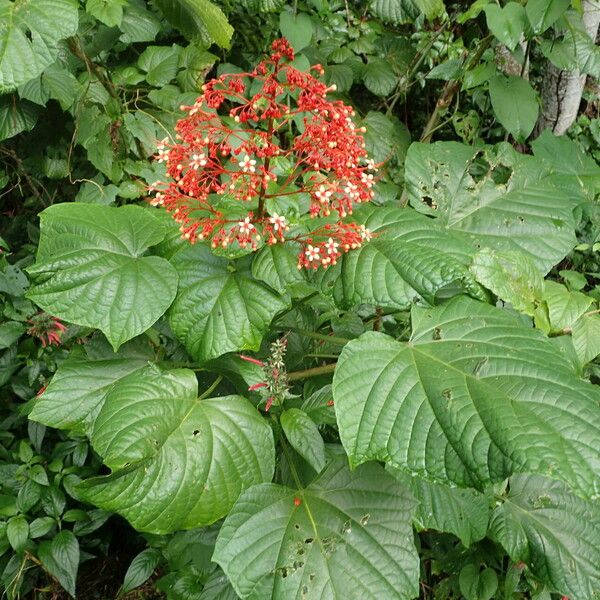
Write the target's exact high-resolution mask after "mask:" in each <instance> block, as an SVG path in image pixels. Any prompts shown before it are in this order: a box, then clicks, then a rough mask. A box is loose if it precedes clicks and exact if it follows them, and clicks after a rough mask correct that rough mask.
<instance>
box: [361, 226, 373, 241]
mask: <svg viewBox="0 0 600 600" xmlns="http://www.w3.org/2000/svg"><path fill="white" fill-rule="evenodd" d="M359 233H360V237H361V238H362V239H363V240H364V241H365V242H368V241H369V240H370V239H371V238H372V237H373V233H372V232H371V231H369V230H368V229H367V228H366V227H365V226H364V225H361V226H360V232H359Z"/></svg>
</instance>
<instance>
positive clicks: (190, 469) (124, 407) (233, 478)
mask: <svg viewBox="0 0 600 600" xmlns="http://www.w3.org/2000/svg"><path fill="white" fill-rule="evenodd" d="M91 439H92V445H93V447H94V449H95V450H96V452H98V454H100V456H102V458H103V459H104V462H105V463H106V465H107V466H108V467H110V469H111V470H112V473H111V474H110V475H108V476H105V477H95V478H92V479H88V480H86V481H84V482H83V483H82V484H81V485H80V486H79V491H80V493H81V494H82V496H83V497H84V498H85V499H86V500H87V501H88V502H92V503H93V504H96V505H97V506H99V507H100V508H103V509H104V510H109V511H114V512H118V513H119V514H121V515H122V516H123V517H125V518H126V519H127V520H128V521H129V522H130V523H131V524H132V525H133V526H134V527H135V528H136V529H138V530H139V531H148V532H152V533H168V532H171V531H176V530H178V529H189V528H192V527H198V526H201V525H208V524H210V523H213V522H214V521H216V520H218V519H220V518H222V517H224V516H225V515H226V514H227V513H228V512H229V510H230V509H231V507H232V506H233V503H234V502H235V500H236V499H237V497H238V496H239V494H240V492H241V491H243V490H244V489H246V488H248V487H250V486H251V485H254V484H257V483H261V482H264V481H270V480H271V478H272V476H273V470H274V467H275V451H274V446H273V434H272V431H271V427H270V426H269V425H268V423H267V422H266V421H265V420H264V419H263V418H262V417H261V416H260V414H259V413H258V412H257V411H256V409H255V408H254V407H253V406H252V405H251V404H250V402H248V400H246V399H245V398H242V397H240V396H226V397H220V398H209V399H205V400H201V399H199V398H198V383H197V380H196V376H195V374H194V373H193V372H192V371H188V370H183V369H180V370H174V371H168V372H161V371H160V370H158V369H157V368H156V367H148V369H146V370H145V371H142V372H139V373H135V374H133V375H131V376H129V377H128V378H126V379H124V380H122V381H121V382H119V384H118V386H115V388H114V389H113V390H112V391H111V392H110V393H109V394H108V396H107V397H106V400H105V403H104V405H103V407H102V409H101V410H100V413H99V415H98V417H97V418H96V421H95V423H94V430H93V433H92V438H91Z"/></svg>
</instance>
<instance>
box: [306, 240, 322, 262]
mask: <svg viewBox="0 0 600 600" xmlns="http://www.w3.org/2000/svg"><path fill="white" fill-rule="evenodd" d="M304 254H305V256H306V259H307V260H308V262H312V261H313V260H319V256H320V254H321V250H320V249H319V248H315V247H314V246H311V245H310V244H309V245H308V246H307V248H306V250H305V251H304Z"/></svg>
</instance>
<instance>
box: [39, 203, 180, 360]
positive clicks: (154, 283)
mask: <svg viewBox="0 0 600 600" xmlns="http://www.w3.org/2000/svg"><path fill="white" fill-rule="evenodd" d="M165 231H166V230H165V229H164V228H163V226H162V225H161V223H160V222H159V221H158V220H157V219H156V217H154V215H153V214H152V213H151V212H150V211H149V210H146V209H143V208H141V207H138V206H123V207H121V208H113V207H108V206H98V205H92V204H80V203H68V204H55V205H54V206H51V207H50V208H47V209H46V210H44V211H43V212H42V213H41V238H40V243H39V247H38V252H37V260H36V263H35V264H34V265H33V266H32V267H30V268H29V273H31V274H32V275H35V276H37V277H38V278H39V279H40V280H41V283H39V284H38V285H36V286H35V287H33V288H31V289H30V291H29V298H30V299H31V300H33V301H34V302H35V303H36V304H38V305H39V306H41V307H42V308H43V309H44V310H45V311H46V312H48V313H50V314H52V315H55V316H57V317H59V318H61V319H64V320H65V321H68V322H71V323H76V324H77V325H84V326H87V327H96V328H98V329H100V330H101V331H102V332H103V333H104V335H106V337H107V338H108V340H109V341H110V343H111V344H112V346H113V348H114V349H115V351H116V350H117V349H118V347H119V346H120V345H121V344H123V343H124V342H126V341H127V340H130V339H131V338H133V337H135V336H136V335H138V334H140V333H142V332H144V331H146V329H148V328H149V327H150V326H151V325H153V324H154V323H155V322H156V320H157V319H158V318H159V317H160V316H161V315H162V314H163V313H164V312H165V310H166V309H167V308H168V307H169V305H170V304H171V302H172V300H173V298H174V297H175V291H176V285H177V274H176V273H175V270H174V269H173V267H171V265H170V264H169V263H168V262H167V261H166V260H165V259H163V258H159V257H157V256H143V254H144V252H145V251H146V250H147V249H148V247H150V246H154V245H156V244H158V243H159V242H160V241H162V239H163V238H164V235H165Z"/></svg>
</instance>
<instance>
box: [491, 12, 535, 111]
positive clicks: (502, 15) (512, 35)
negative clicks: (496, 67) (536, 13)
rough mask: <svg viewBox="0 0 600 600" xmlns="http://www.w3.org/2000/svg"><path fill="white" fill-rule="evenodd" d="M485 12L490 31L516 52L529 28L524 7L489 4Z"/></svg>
mask: <svg viewBox="0 0 600 600" xmlns="http://www.w3.org/2000/svg"><path fill="white" fill-rule="evenodd" d="M483 10H484V11H485V16H486V18H487V24H488V27H489V29H490V31H491V32H492V33H493V34H494V35H495V36H496V38H497V39H498V40H500V41H501V42H502V43H503V44H504V45H505V46H506V47H507V48H508V49H509V50H514V49H515V48H516V47H517V44H518V43H519V41H520V40H521V37H522V36H523V33H524V31H525V28H526V27H527V18H526V16H525V9H524V8H523V6H521V5H520V4H518V3H517V2H509V3H508V4H506V5H505V6H503V7H501V6H498V5H497V4H488V5H487V6H485V8H484V9H483ZM515 108H516V106H515Z"/></svg>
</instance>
